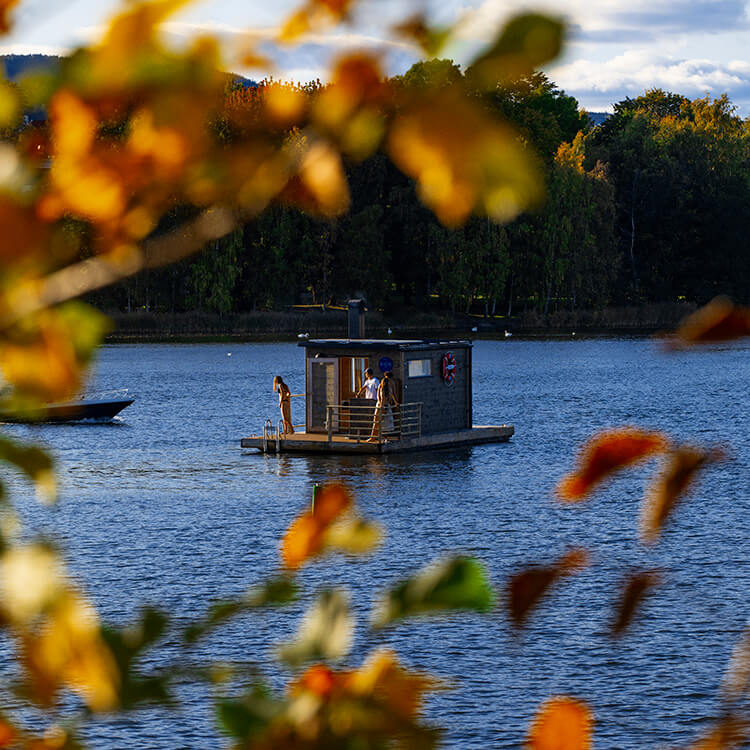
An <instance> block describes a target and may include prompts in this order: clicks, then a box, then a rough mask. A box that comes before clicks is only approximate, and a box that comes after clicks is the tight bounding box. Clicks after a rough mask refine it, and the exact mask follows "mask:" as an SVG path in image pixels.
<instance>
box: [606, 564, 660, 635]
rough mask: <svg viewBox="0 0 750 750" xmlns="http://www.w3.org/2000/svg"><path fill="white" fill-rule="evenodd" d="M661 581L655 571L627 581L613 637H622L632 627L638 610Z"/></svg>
mask: <svg viewBox="0 0 750 750" xmlns="http://www.w3.org/2000/svg"><path fill="white" fill-rule="evenodd" d="M659 581H660V579H659V574H658V573H657V572H656V571H654V570H644V571H641V572H640V573H636V574H634V575H632V576H631V577H630V578H629V579H628V580H627V582H626V584H625V589H624V590H623V592H622V598H621V600H620V602H619V604H618V606H617V613H616V616H615V620H614V622H613V623H612V635H620V634H621V633H622V632H623V631H624V630H625V628H627V627H628V625H630V622H631V620H632V619H633V615H634V614H635V612H636V609H637V608H638V607H639V606H640V604H641V602H642V601H643V600H644V599H645V597H646V594H648V592H649V590H650V589H652V588H653V587H654V586H656V585H657V584H658V583H659Z"/></svg>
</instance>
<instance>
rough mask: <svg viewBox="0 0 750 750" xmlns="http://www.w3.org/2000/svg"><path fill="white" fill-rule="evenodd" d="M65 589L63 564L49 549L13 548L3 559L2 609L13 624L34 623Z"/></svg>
mask: <svg viewBox="0 0 750 750" xmlns="http://www.w3.org/2000/svg"><path fill="white" fill-rule="evenodd" d="M63 588H64V579H63V576H62V575H61V571H60V561H59V559H58V557H57V555H56V554H55V552H54V551H53V550H52V549H50V548H49V547H45V546H42V545H38V544H34V545H27V546H23V547H11V548H10V549H8V550H7V551H6V552H5V553H4V554H3V556H2V558H0V591H2V600H1V601H0V606H1V607H2V610H3V614H4V616H5V617H7V619H8V620H10V621H11V622H12V623H13V624H15V625H19V626H23V625H27V624H28V623H30V622H31V621H32V620H34V619H35V618H36V617H37V616H38V615H39V614H41V613H42V612H43V611H44V610H45V609H46V608H47V607H48V606H49V605H50V604H51V603H52V602H54V601H55V600H56V598H57V597H58V596H59V594H60V593H61V591H62V590H63Z"/></svg>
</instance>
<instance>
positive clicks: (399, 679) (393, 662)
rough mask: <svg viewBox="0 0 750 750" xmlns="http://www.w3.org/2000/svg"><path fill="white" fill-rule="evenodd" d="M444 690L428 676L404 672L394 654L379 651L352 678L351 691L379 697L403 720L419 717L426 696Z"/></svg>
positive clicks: (380, 700)
mask: <svg viewBox="0 0 750 750" xmlns="http://www.w3.org/2000/svg"><path fill="white" fill-rule="evenodd" d="M441 687H443V685H442V683H441V682H440V681H439V680H437V679H435V678H434V677H431V676H430V675H428V674H423V673H419V672H410V671H409V670H407V669H404V668H403V667H402V666H401V665H400V664H399V663H398V659H397V657H396V654H394V653H393V652H392V651H389V650H387V649H379V650H378V651H375V652H374V653H372V654H371V655H370V656H369V657H368V659H367V661H366V662H365V663H364V664H363V665H362V667H360V669H358V670H357V671H356V672H355V673H354V674H352V675H351V679H350V689H351V690H352V692H354V693H356V694H358V695H365V696H371V695H374V696H376V697H377V700H378V702H381V703H383V704H385V705H386V706H388V708H389V709H390V711H391V712H392V713H393V714H394V715H396V716H398V717H401V718H415V717H416V716H417V715H418V714H419V711H420V709H421V707H422V701H423V698H424V694H425V693H426V692H427V691H429V690H437V689H439V688H441Z"/></svg>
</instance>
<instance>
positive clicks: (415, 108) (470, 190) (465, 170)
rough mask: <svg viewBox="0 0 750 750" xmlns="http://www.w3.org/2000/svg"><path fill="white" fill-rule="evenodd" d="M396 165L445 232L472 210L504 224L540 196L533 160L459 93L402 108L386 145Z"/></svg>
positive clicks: (508, 131)
mask: <svg viewBox="0 0 750 750" xmlns="http://www.w3.org/2000/svg"><path fill="white" fill-rule="evenodd" d="M388 150H389V153H390V155H391V158H392V159H393V161H394V163H395V164H396V165H397V166H398V167H400V168H401V169H402V170H403V171H404V172H405V173H406V174H409V175H411V176H412V177H414V178H415V179H416V180H417V185H418V191H419V196H420V198H421V199H422V201H423V202H424V203H425V204H426V205H427V206H428V207H429V208H431V209H432V210H433V211H434V212H435V213H436V215H437V217H438V219H440V221H441V222H442V223H443V224H445V225H447V226H453V227H455V226H458V225H460V224H462V223H463V222H464V221H466V219H467V218H468V217H469V215H470V214H471V213H472V211H476V212H477V213H484V214H487V215H488V216H490V218H492V219H494V220H495V221H508V220H510V219H512V218H513V217H515V216H516V215H517V214H518V213H520V212H521V211H522V210H524V209H527V208H529V207H531V206H533V205H535V204H536V203H538V202H539V201H540V200H541V198H542V195H543V187H542V180H541V173H540V171H539V168H538V166H537V163H536V160H535V159H534V157H533V156H532V155H531V153H530V152H528V151H526V150H525V149H524V147H523V146H522V144H521V142H520V140H519V139H518V137H517V135H516V134H515V133H514V132H513V131H512V130H511V129H510V128H509V127H507V126H504V125H502V124H501V123H499V122H498V121H496V120H493V119H491V118H490V117H489V116H488V115H486V114H485V113H484V112H482V111H481V110H480V109H479V107H478V106H477V105H475V104H473V103H472V102H470V101H469V100H468V97H466V96H462V95H461V93H460V91H459V90H458V88H457V87H456V86H454V87H451V88H450V89H446V90H443V91H438V92H431V93H430V94H429V95H428V96H427V97H423V98H420V99H418V100H417V103H416V104H411V103H409V102H406V103H405V106H404V107H403V108H402V112H401V113H400V114H399V115H398V116H397V117H396V119H395V121H394V123H393V126H392V128H391V132H390V136H389V139H388Z"/></svg>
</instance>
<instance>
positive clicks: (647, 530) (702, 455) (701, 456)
mask: <svg viewBox="0 0 750 750" xmlns="http://www.w3.org/2000/svg"><path fill="white" fill-rule="evenodd" d="M723 457H724V452H723V451H722V450H720V449H713V450H704V449H703V448H696V447H693V446H690V445H682V446H678V447H676V448H673V449H672V450H671V451H670V452H669V453H668V454H667V457H666V460H667V463H666V466H665V468H664V470H663V471H662V473H661V474H660V475H659V476H658V477H657V479H656V480H655V481H654V482H653V483H652V484H651V486H650V487H649V489H648V491H647V492H646V496H645V498H644V500H643V504H642V507H641V539H642V541H644V542H645V543H647V544H652V543H654V542H655V541H656V540H657V539H658V538H659V534H660V533H661V530H662V529H663V527H664V524H665V523H666V522H667V520H668V518H669V517H670V515H671V514H672V513H673V511H674V509H675V508H676V507H677V505H678V504H679V502H680V501H681V500H682V499H683V497H684V496H685V494H686V493H687V492H688V491H689V489H690V487H691V485H692V484H693V482H695V480H696V477H697V474H698V472H699V471H701V470H702V469H703V468H705V467H706V466H707V465H708V464H710V463H713V462H715V461H719V460H721V459H722V458H723Z"/></svg>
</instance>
